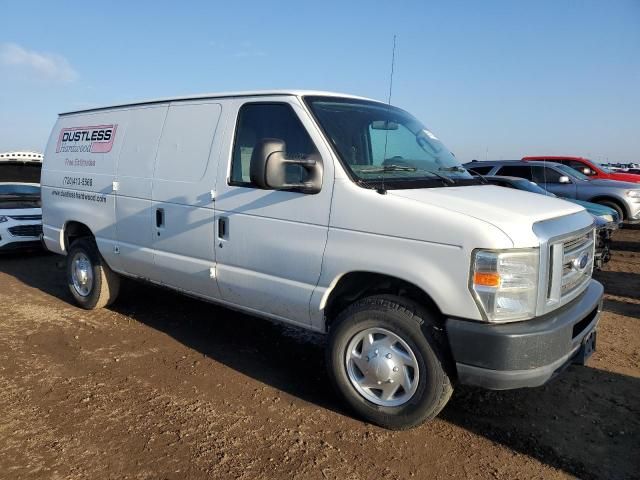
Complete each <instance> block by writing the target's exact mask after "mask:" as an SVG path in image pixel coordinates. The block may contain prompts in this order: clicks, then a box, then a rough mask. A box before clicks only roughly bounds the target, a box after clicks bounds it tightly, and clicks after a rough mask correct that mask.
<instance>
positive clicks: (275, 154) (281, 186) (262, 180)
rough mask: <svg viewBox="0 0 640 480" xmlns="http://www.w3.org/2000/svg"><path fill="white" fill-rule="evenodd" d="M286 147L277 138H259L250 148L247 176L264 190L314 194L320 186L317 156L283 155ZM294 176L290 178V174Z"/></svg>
mask: <svg viewBox="0 0 640 480" xmlns="http://www.w3.org/2000/svg"><path fill="white" fill-rule="evenodd" d="M286 157H287V146H286V144H285V142H284V141H283V140H281V139H279V138H263V139H261V140H260V141H258V143H256V146H255V147H254V149H253V153H252V154H251V165H250V168H249V176H250V178H251V183H253V184H255V185H256V186H257V187H259V188H262V189H264V190H295V191H300V192H302V193H310V194H314V193H318V192H320V189H321V188H322V172H323V168H322V160H320V158H317V159H316V158H292V159H289V158H286ZM296 176H297V177H298V178H291V177H296Z"/></svg>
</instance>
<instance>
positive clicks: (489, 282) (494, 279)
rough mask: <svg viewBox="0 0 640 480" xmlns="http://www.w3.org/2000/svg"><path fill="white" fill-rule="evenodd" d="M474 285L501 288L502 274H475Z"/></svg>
mask: <svg viewBox="0 0 640 480" xmlns="http://www.w3.org/2000/svg"><path fill="white" fill-rule="evenodd" d="M473 283H474V284H475V285H481V286H483V287H499V286H500V274H499V273H483V272H476V273H474V274H473Z"/></svg>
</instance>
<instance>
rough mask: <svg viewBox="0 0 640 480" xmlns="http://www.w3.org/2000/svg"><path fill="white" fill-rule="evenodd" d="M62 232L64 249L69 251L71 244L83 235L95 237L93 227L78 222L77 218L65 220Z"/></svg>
mask: <svg viewBox="0 0 640 480" xmlns="http://www.w3.org/2000/svg"><path fill="white" fill-rule="evenodd" d="M62 232H63V234H62V238H63V241H64V249H65V251H67V252H68V251H69V247H70V246H71V244H72V243H73V242H74V241H75V240H76V239H78V238H82V237H92V238H95V236H94V234H93V232H92V231H91V229H90V228H89V227H88V226H87V225H86V224H85V223H82V222H78V221H77V220H68V221H67V222H65V224H64V227H63V229H62Z"/></svg>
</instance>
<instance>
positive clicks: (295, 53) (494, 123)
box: [0, 0, 640, 161]
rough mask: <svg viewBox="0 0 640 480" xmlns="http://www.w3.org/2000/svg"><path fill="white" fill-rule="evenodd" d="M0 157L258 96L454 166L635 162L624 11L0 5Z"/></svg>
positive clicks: (635, 102)
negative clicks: (102, 110)
mask: <svg viewBox="0 0 640 480" xmlns="http://www.w3.org/2000/svg"><path fill="white" fill-rule="evenodd" d="M0 19H2V21H1V22H0V23H1V24H2V28H1V30H0V151H6V150H15V149H35V150H43V148H44V146H45V144H46V141H47V137H48V135H49V131H50V129H51V127H52V125H53V123H54V122H55V119H56V114H57V113H58V112H60V111H65V110H70V109H74V108H78V107H84V106H91V105H103V104H109V103H113V102H121V101H127V100H134V99H142V98H156V97H166V96H173V95H183V94H190V93H201V92H215V91H227V90H245V89H265V88H305V89H321V90H333V91H340V92H346V93H353V94H359V95H364V96H368V97H372V98H377V99H382V100H385V99H386V96H387V90H388V82H389V66H390V58H391V45H392V38H393V34H394V33H395V34H397V36H398V37H397V55H396V70H395V77H394V92H393V100H392V103H394V104H396V105H398V106H400V107H402V108H405V109H407V110H409V111H410V112H411V113H413V114H414V115H416V116H417V117H418V118H420V119H421V120H422V121H423V122H425V123H426V124H427V125H428V126H429V127H430V128H431V129H432V130H433V131H434V132H435V133H436V134H437V135H438V136H439V137H440V138H441V139H442V140H443V141H444V142H445V143H446V144H447V145H448V146H449V148H450V149H451V150H452V151H453V152H454V153H455V154H456V155H457V157H458V158H459V159H461V160H462V161H468V160H471V159H473V158H478V159H484V158H485V157H488V158H489V159H492V158H493V159H499V158H504V159H509V158H519V157H521V156H523V155H533V154H566V155H583V156H588V157H590V158H593V159H596V160H600V161H607V160H609V161H640V0H610V1H602V0H599V1H590V0H582V1H566V0H549V1H544V0H537V1H528V2H525V1H492V0H487V1H483V2H479V1H466V2H463V1H446V2H445V1H440V2H435V1H416V2H410V1H401V0H396V1H388V2H372V1H369V2H360V1H350V2H348V1H344V0H343V1H341V2H333V1H314V2H301V1H296V2H276V1H271V2H265V1H255V2H246V1H240V0H235V1H233V2H231V1H228V2H214V1H207V2H205V1H203V2H195V1H194V2H189V1H183V2H164V1H153V2H152V1H136V2H133V1H129V2H125V1H117V0H113V1H110V2H70V1H69V2H65V1H57V2H47V1H44V0H43V1H41V2H34V1H29V0H20V1H9V0H0Z"/></svg>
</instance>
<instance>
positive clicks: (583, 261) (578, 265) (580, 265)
mask: <svg viewBox="0 0 640 480" xmlns="http://www.w3.org/2000/svg"><path fill="white" fill-rule="evenodd" d="M572 263H573V268H575V269H576V270H584V269H585V268H586V267H587V264H588V263H589V254H588V253H586V252H585V253H583V254H582V255H580V256H579V257H578V258H576V259H574V260H573V262H572Z"/></svg>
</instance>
